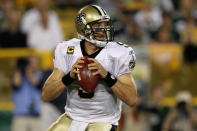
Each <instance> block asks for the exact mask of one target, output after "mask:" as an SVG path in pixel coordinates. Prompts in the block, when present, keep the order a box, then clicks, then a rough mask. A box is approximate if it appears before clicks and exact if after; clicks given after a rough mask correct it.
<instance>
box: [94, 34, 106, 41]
mask: <svg viewBox="0 0 197 131" xmlns="http://www.w3.org/2000/svg"><path fill="white" fill-rule="evenodd" d="M94 37H95V38H96V39H97V40H105V39H106V35H105V33H95V35H94Z"/></svg>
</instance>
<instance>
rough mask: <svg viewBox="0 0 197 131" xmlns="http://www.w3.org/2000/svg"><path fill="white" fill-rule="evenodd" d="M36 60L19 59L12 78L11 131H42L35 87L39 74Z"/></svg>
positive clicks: (37, 93) (39, 98)
mask: <svg viewBox="0 0 197 131" xmlns="http://www.w3.org/2000/svg"><path fill="white" fill-rule="evenodd" d="M37 62H38V61H37V58H36V57H35V56H30V57H28V59H25V58H20V59H18V61H17V66H16V70H15V73H14V75H13V77H12V81H11V83H12V87H13V93H12V98H13V103H14V118H13V123H12V131H42V127H41V118H40V110H41V109H40V102H41V96H40V90H39V89H38V87H37V85H38V84H39V79H40V78H41V74H40V73H39V72H38V70H37V66H38V65H37V64H38V63H37Z"/></svg>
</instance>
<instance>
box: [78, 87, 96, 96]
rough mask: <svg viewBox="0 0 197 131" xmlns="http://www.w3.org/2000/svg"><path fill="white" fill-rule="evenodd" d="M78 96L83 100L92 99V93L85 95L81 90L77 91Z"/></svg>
mask: <svg viewBox="0 0 197 131" xmlns="http://www.w3.org/2000/svg"><path fill="white" fill-rule="evenodd" d="M78 95H79V97H80V98H84V99H91V98H92V97H94V92H92V93H87V92H85V91H84V90H82V89H80V88H79V89H78Z"/></svg>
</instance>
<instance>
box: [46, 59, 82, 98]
mask: <svg viewBox="0 0 197 131" xmlns="http://www.w3.org/2000/svg"><path fill="white" fill-rule="evenodd" d="M82 59H83V58H82V57H80V58H78V59H77V61H76V62H75V63H74V65H73V66H72V69H71V71H70V72H69V73H68V74H64V72H62V71H61V70H59V69H57V68H54V70H53V72H52V74H51V75H50V76H49V78H48V79H47V80H46V82H45V84H44V86H43V89H42V99H43V100H44V101H50V100H53V99H55V98H56V97H58V96H59V95H60V94H61V93H62V92H63V91H64V89H65V88H66V87H67V86H69V85H71V83H72V82H73V81H74V79H75V76H76V75H75V74H77V73H79V71H78V70H77V68H82V66H81V65H80V64H81V63H84V61H83V60H82Z"/></svg>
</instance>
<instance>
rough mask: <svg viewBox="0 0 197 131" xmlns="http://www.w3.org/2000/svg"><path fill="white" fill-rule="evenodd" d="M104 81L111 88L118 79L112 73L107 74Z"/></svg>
mask: <svg viewBox="0 0 197 131" xmlns="http://www.w3.org/2000/svg"><path fill="white" fill-rule="evenodd" d="M103 80H104V81H105V83H106V84H107V85H108V86H109V87H112V86H113V85H115V83H116V82H117V79H116V78H115V77H114V76H113V75H112V74H111V73H109V72H107V75H106V77H105V78H103Z"/></svg>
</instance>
